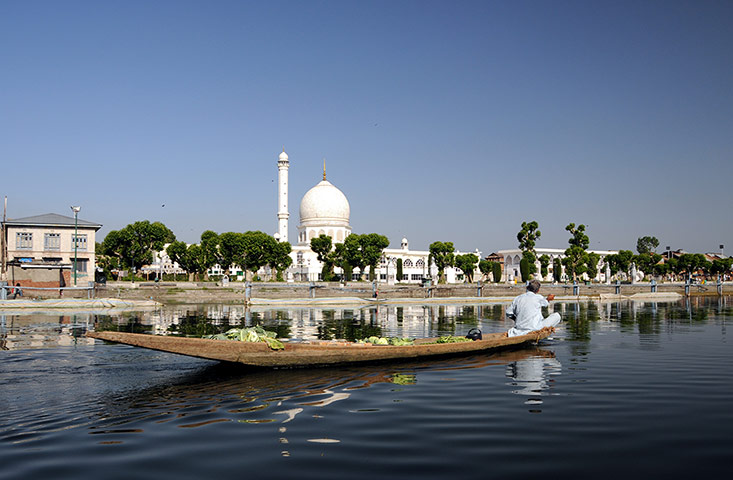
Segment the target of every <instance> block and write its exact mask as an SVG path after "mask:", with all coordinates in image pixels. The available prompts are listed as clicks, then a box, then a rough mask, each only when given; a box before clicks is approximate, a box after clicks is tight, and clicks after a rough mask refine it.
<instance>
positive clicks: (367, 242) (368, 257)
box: [359, 233, 389, 280]
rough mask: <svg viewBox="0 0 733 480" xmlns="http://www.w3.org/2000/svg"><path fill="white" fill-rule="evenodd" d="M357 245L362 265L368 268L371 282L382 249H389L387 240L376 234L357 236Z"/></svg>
mask: <svg viewBox="0 0 733 480" xmlns="http://www.w3.org/2000/svg"><path fill="white" fill-rule="evenodd" d="M359 244H360V247H361V255H362V258H363V261H364V264H365V265H366V266H368V267H369V277H370V279H371V280H373V279H374V278H375V276H376V273H377V265H378V264H379V261H380V260H381V258H382V253H383V252H384V249H385V248H387V247H389V239H388V238H387V237H385V236H384V235H379V234H378V233H367V234H364V235H359Z"/></svg>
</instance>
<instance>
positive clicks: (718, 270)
mask: <svg viewBox="0 0 733 480" xmlns="http://www.w3.org/2000/svg"><path fill="white" fill-rule="evenodd" d="M731 267H733V258H730V257H728V258H723V259H721V258H716V259H715V260H713V263H712V265H711V267H710V272H711V273H713V274H714V275H722V274H724V273H728V272H729V271H730V270H731Z"/></svg>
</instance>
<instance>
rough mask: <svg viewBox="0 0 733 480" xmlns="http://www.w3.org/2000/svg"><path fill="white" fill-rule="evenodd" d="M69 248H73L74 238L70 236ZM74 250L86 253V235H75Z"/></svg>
mask: <svg viewBox="0 0 733 480" xmlns="http://www.w3.org/2000/svg"><path fill="white" fill-rule="evenodd" d="M71 247H72V248H73V247H74V236H73V235H72V236H71ZM76 249H77V250H83V251H85V252H86V250H87V236H86V235H77V236H76Z"/></svg>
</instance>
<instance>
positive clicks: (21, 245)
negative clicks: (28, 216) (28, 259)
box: [15, 232, 33, 250]
mask: <svg viewBox="0 0 733 480" xmlns="http://www.w3.org/2000/svg"><path fill="white" fill-rule="evenodd" d="M15 248H17V249H18V250H30V249H32V248H33V234H32V233H30V232H18V233H16V234H15Z"/></svg>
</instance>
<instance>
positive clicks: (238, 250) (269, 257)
mask: <svg viewBox="0 0 733 480" xmlns="http://www.w3.org/2000/svg"><path fill="white" fill-rule="evenodd" d="M166 244H167V245H168V246H167V247H166V248H165V252H166V253H167V254H168V256H169V257H170V259H171V261H172V262H175V263H178V265H179V266H180V268H181V269H183V270H184V271H186V272H187V273H188V274H190V275H192V276H193V278H194V279H196V278H200V277H201V276H203V275H205V274H206V273H207V272H208V271H209V270H210V269H211V268H212V267H214V266H215V265H219V266H221V267H222V268H229V267H238V268H241V269H242V271H244V272H249V274H250V276H251V277H253V276H254V275H256V273H257V271H258V270H259V269H260V268H262V267H266V266H267V267H270V268H271V269H272V270H273V272H275V277H276V279H277V280H283V277H282V274H283V272H284V271H285V270H286V269H287V268H288V267H289V266H290V265H291V264H292V263H293V261H292V258H291V257H290V253H291V252H292V247H291V245H290V243H288V242H277V241H276V240H275V239H274V238H273V237H272V236H270V235H268V234H266V233H264V232H261V231H248V232H244V233H239V232H226V233H222V234H217V233H216V232H214V231H211V230H206V231H205V232H203V233H202V234H201V239H200V242H199V243H197V244H192V245H187V244H186V243H185V242H182V241H178V240H176V236H175V234H174V233H173V232H172V231H171V230H170V229H169V228H168V227H166V226H165V225H164V224H163V223H161V222H152V223H151V222H150V221H148V220H143V221H138V222H134V223H131V224H129V225H127V226H126V227H124V228H122V229H121V230H113V231H111V232H109V233H108V234H107V236H106V237H105V238H104V240H103V241H102V243H97V245H96V252H97V264H98V265H99V266H100V267H102V268H103V269H104V270H105V271H106V272H111V271H113V270H116V271H118V272H119V271H120V270H125V269H129V270H131V271H133V272H135V271H139V270H140V269H141V268H142V267H143V266H145V265H150V264H152V263H153V260H154V258H153V257H154V253H155V252H158V251H162V250H163V248H164V247H165V245H166ZM388 246H389V239H388V238H387V237H386V236H384V235H380V234H378V233H367V234H351V235H349V236H348V237H346V239H345V240H344V242H343V243H335V244H334V243H333V239H332V238H331V237H330V236H328V235H325V234H321V235H319V236H318V237H315V238H313V239H311V242H310V247H311V250H312V251H313V252H314V253H315V254H316V256H317V258H318V260H319V261H320V262H321V263H322V264H323V268H322V271H321V274H322V278H323V280H324V281H332V280H335V279H337V276H336V274H335V273H334V268H335V267H339V268H341V271H342V272H343V278H346V279H351V277H352V273H353V272H354V270H356V269H358V271H359V272H360V279H365V277H366V272H367V271H368V272H369V279H370V280H373V279H374V275H375V273H376V270H377V266H378V264H379V262H380V261H381V260H382V258H383V256H384V250H385V249H386V248H387V247H388ZM431 264H434V265H435V266H436V267H437V269H438V277H439V281H440V282H443V283H444V282H445V269H446V268H449V267H456V268H458V269H460V270H461V271H463V273H464V275H465V278H466V280H467V281H468V282H472V281H473V276H474V271H475V270H476V267H477V265H478V267H479V269H480V271H481V272H482V273H483V274H485V275H488V274H490V273H493V274H494V278H495V279H498V278H500V276H501V267H500V265H499V264H496V265H494V264H493V262H487V261H485V260H481V261H480V262H479V258H478V256H477V255H475V254H473V253H467V254H458V255H456V253H455V248H454V246H453V242H433V243H431V244H430V254H429V256H428V266H430V265H431ZM399 267H400V268H399V270H401V267H402V265H401V262H399ZM497 267H499V268H498V273H497V271H496V268H497ZM397 274H398V280H401V278H402V274H401V272H399V271H398V272H397ZM497 281H498V280H497Z"/></svg>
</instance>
